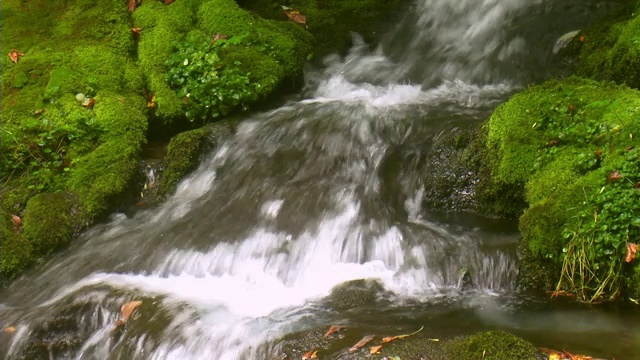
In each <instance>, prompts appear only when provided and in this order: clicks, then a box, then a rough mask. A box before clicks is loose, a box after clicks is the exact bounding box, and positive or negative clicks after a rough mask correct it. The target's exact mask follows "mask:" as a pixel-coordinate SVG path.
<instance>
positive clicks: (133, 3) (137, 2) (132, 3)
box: [127, 0, 142, 12]
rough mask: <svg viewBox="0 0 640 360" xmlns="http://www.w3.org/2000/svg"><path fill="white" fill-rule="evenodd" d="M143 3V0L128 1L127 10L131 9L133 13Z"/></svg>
mask: <svg viewBox="0 0 640 360" xmlns="http://www.w3.org/2000/svg"><path fill="white" fill-rule="evenodd" d="M141 2H142V0H127V8H128V9H129V11H131V12H133V11H135V10H136V8H137V7H138V5H140V3H141Z"/></svg>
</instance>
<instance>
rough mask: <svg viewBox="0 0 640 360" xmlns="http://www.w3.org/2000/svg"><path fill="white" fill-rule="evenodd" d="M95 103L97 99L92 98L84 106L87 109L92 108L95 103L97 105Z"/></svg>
mask: <svg viewBox="0 0 640 360" xmlns="http://www.w3.org/2000/svg"><path fill="white" fill-rule="evenodd" d="M95 103H96V99H90V100H89V101H87V103H86V104H84V107H86V108H87V109H91V108H93V105H95Z"/></svg>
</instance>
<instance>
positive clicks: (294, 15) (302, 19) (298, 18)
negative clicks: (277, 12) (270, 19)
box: [282, 9, 307, 27]
mask: <svg viewBox="0 0 640 360" xmlns="http://www.w3.org/2000/svg"><path fill="white" fill-rule="evenodd" d="M282 12H283V13H284V14H285V15H287V17H288V18H289V20H291V21H293V22H295V23H298V24H302V25H304V26H305V27H307V17H306V16H304V15H302V14H300V11H298V10H294V9H287V10H282Z"/></svg>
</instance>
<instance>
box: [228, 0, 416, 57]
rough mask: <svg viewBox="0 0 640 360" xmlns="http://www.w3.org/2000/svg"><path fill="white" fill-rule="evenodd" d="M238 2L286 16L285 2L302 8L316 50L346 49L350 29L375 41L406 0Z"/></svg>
mask: <svg viewBox="0 0 640 360" xmlns="http://www.w3.org/2000/svg"><path fill="white" fill-rule="evenodd" d="M238 3H239V4H240V5H241V6H243V7H245V8H247V9H250V10H252V11H254V12H256V13H257V14H259V15H260V16H263V17H265V18H269V19H274V20H286V19H287V18H286V16H285V15H284V13H283V12H282V7H281V6H282V5H285V6H288V7H291V8H293V9H296V10H298V11H300V13H301V14H303V15H305V16H306V18H307V22H306V25H307V27H308V31H309V32H310V33H311V34H312V35H313V36H314V38H315V39H316V41H317V47H316V54H317V55H320V56H324V55H326V54H329V53H334V52H343V51H345V50H347V49H348V47H349V46H350V44H351V32H356V33H358V34H360V35H362V36H363V37H364V39H365V41H368V42H374V41H375V40H376V39H378V38H379V36H380V35H382V34H383V33H384V31H381V29H382V28H384V24H392V23H393V22H394V21H395V20H396V19H397V15H398V14H399V13H400V10H401V9H402V8H403V4H405V3H408V2H406V1H403V0H392V1H379V0H289V1H273V0H239V1H238ZM294 25H295V24H294Z"/></svg>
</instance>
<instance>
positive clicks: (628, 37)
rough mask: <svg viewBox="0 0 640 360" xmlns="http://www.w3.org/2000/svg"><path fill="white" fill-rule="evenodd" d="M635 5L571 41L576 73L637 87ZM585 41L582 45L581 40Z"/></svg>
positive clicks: (639, 56)
mask: <svg viewBox="0 0 640 360" xmlns="http://www.w3.org/2000/svg"><path fill="white" fill-rule="evenodd" d="M637 4H638V3H637V2H632V1H629V2H626V3H625V4H624V6H622V7H621V9H620V10H619V11H617V12H615V13H613V14H612V15H610V16H609V17H607V18H606V19H604V20H601V21H599V22H596V23H595V24H593V25H591V26H589V27H588V28H587V29H585V30H584V31H583V32H582V33H581V34H580V36H578V37H577V38H576V39H574V41H573V44H572V45H573V47H574V48H578V49H579V55H578V67H577V69H576V74H577V75H580V76H585V77H591V78H594V79H597V80H612V81H615V82H617V83H619V84H627V85H628V86H630V87H633V88H639V87H640V73H638V71H637V69H638V68H640V37H639V35H638V34H640V11H638V8H637ZM581 37H582V39H583V40H584V41H583V42H581V41H580V39H581Z"/></svg>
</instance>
